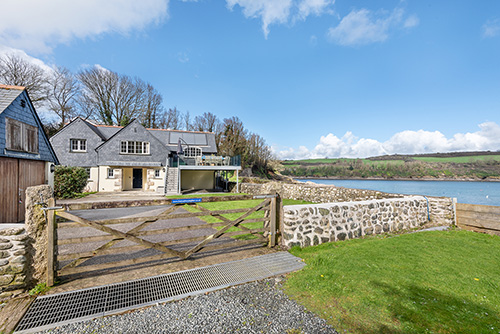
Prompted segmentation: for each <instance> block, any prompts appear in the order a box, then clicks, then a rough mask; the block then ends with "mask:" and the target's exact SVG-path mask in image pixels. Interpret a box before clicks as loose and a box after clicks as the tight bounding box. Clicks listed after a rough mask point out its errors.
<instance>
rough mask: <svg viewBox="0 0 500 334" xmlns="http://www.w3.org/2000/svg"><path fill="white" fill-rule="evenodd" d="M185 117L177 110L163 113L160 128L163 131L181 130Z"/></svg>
mask: <svg viewBox="0 0 500 334" xmlns="http://www.w3.org/2000/svg"><path fill="white" fill-rule="evenodd" d="M182 119H183V116H182V114H181V112H180V111H179V110H177V108H175V107H174V109H168V110H167V111H163V112H162V113H161V115H160V117H159V121H158V127H159V128H161V129H172V130H180V128H181V127H182Z"/></svg>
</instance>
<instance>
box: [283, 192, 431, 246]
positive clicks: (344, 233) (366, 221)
mask: <svg viewBox="0 0 500 334" xmlns="http://www.w3.org/2000/svg"><path fill="white" fill-rule="evenodd" d="M426 222H427V201H426V199H425V198H424V197H423V196H414V197H407V198H394V199H381V200H371V201H359V202H345V203H325V204H310V205H289V206H285V207H284V217H283V225H282V233H281V244H282V245H283V246H285V247H292V246H301V247H306V246H313V245H318V244H321V243H325V242H331V241H339V240H347V239H353V238H360V237H363V236H365V235H372V234H381V233H385V232H394V231H401V230H407V229H411V228H416V227H419V226H421V225H423V224H425V223H426Z"/></svg>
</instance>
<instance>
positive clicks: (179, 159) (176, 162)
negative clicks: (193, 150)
mask: <svg viewBox="0 0 500 334" xmlns="http://www.w3.org/2000/svg"><path fill="white" fill-rule="evenodd" d="M168 166H169V167H179V166H237V167H239V166H241V156H239V155H237V156H234V157H229V156H220V155H202V156H197V157H186V156H175V157H171V158H169V161H168Z"/></svg>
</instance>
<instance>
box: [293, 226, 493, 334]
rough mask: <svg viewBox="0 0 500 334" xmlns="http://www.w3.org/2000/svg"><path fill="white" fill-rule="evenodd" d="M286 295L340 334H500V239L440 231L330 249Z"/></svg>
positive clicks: (304, 254)
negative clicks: (323, 319) (314, 313)
mask: <svg viewBox="0 0 500 334" xmlns="http://www.w3.org/2000/svg"><path fill="white" fill-rule="evenodd" d="M291 253H292V254H294V255H296V256H299V257H301V258H303V259H304V261H305V262H306V263H307V266H306V267H305V268H304V269H302V270H301V271H299V272H296V273H293V274H291V275H290V276H289V278H288V280H287V282H286V285H285V291H286V293H287V294H289V295H290V296H292V298H294V299H296V300H297V301H298V302H300V303H301V304H303V305H305V306H306V307H307V308H308V309H309V310H311V311H313V312H316V313H317V314H319V315H321V316H322V317H323V318H325V319H327V320H328V321H329V323H330V324H331V325H332V326H333V327H334V328H335V329H336V330H337V331H338V332H339V333H398V334H399V333H401V334H402V333H469V334H470V333H500V237H498V236H490V235H486V234H480V233H474V232H467V231H455V230H453V231H436V232H422V233H413V234H405V235H400V236H387V237H381V236H378V237H371V238H366V239H355V240H348V241H344V242H336V243H327V244H322V245H319V246H315V247H308V248H304V249H300V248H293V249H292V250H291Z"/></svg>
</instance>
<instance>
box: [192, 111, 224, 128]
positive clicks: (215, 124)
mask: <svg viewBox="0 0 500 334" xmlns="http://www.w3.org/2000/svg"><path fill="white" fill-rule="evenodd" d="M220 125H221V124H220V120H219V118H218V117H217V116H216V115H214V114H212V113H211V112H205V113H203V115H201V116H196V117H195V118H194V125H193V130H195V131H208V132H216V131H218V130H219V128H220Z"/></svg>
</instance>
